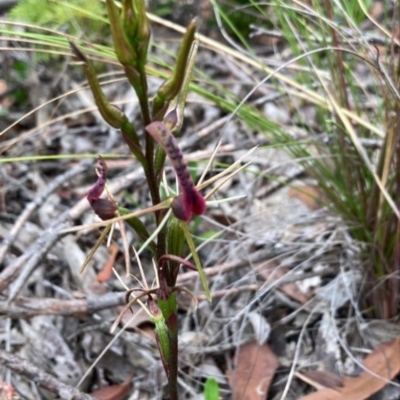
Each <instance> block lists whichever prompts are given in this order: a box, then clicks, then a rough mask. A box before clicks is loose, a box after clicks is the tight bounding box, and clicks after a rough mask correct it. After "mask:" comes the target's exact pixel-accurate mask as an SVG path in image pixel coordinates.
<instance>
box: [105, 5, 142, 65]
mask: <svg viewBox="0 0 400 400" xmlns="http://www.w3.org/2000/svg"><path fill="white" fill-rule="evenodd" d="M106 6H107V12H108V19H109V20H110V26H111V34H112V37H113V41H114V49H115V54H116V55H117V58H118V60H119V62H120V63H121V64H122V65H124V66H125V65H129V66H134V65H136V60H137V54H136V52H135V50H134V48H133V47H132V45H131V44H130V43H129V40H128V37H127V35H126V32H125V30H124V29H123V26H122V23H121V18H120V13H119V10H118V8H117V6H116V5H115V3H114V0H106Z"/></svg>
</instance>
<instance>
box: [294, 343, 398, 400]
mask: <svg viewBox="0 0 400 400" xmlns="http://www.w3.org/2000/svg"><path fill="white" fill-rule="evenodd" d="M399 355H400V337H398V338H397V339H395V340H392V341H391V342H388V343H385V344H383V345H381V346H379V347H377V348H376V349H375V350H374V351H373V352H372V353H371V354H369V355H368V356H367V357H366V359H365V360H364V367H365V368H366V370H369V371H372V372H373V373H374V374H376V375H379V376H381V377H382V378H383V379H380V378H377V377H375V376H373V375H371V374H370V373H369V372H368V371H363V372H361V374H360V375H359V376H357V377H356V378H352V377H346V378H344V379H343V388H341V389H336V390H333V389H323V390H320V391H319V392H315V393H312V394H310V395H308V396H303V397H301V398H300V399H299V400H365V399H367V398H369V397H370V396H371V395H372V394H374V393H376V392H377V391H378V390H380V389H382V388H383V387H384V386H386V385H387V380H390V379H393V378H394V377H395V376H396V375H397V374H398V373H399V371H400V356H399Z"/></svg>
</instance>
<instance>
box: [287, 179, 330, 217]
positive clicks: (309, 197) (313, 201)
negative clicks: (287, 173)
mask: <svg viewBox="0 0 400 400" xmlns="http://www.w3.org/2000/svg"><path fill="white" fill-rule="evenodd" d="M288 194H289V196H290V197H294V198H296V199H299V200H300V201H301V202H303V203H304V204H305V205H306V206H307V207H308V208H309V209H310V210H312V211H315V210H319V209H320V208H321V207H323V206H324V201H325V202H326V198H325V196H324V195H323V193H322V190H321V189H320V188H319V187H318V186H316V185H302V186H293V187H291V188H290V189H289V193H288Z"/></svg>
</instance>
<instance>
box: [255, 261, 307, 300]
mask: <svg viewBox="0 0 400 400" xmlns="http://www.w3.org/2000/svg"><path fill="white" fill-rule="evenodd" d="M256 271H257V273H258V275H260V276H262V277H263V278H264V279H265V284H266V283H270V282H274V281H277V280H278V279H281V278H282V277H283V276H285V275H286V274H288V273H290V272H291V271H290V269H288V268H284V267H282V266H280V264H279V263H278V262H277V261H267V262H263V263H262V264H259V265H257V268H256ZM278 289H279V290H280V291H281V292H283V293H285V294H286V295H287V296H289V297H290V298H292V299H293V300H296V301H298V302H299V303H300V304H305V303H307V301H308V300H309V299H310V298H311V294H310V293H307V294H306V293H303V292H302V291H301V290H300V288H299V287H298V286H297V284H296V282H293V283H286V284H284V285H281V286H279V287H278Z"/></svg>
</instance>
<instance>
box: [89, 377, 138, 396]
mask: <svg viewBox="0 0 400 400" xmlns="http://www.w3.org/2000/svg"><path fill="white" fill-rule="evenodd" d="M133 376H134V374H133V373H132V374H131V375H130V376H129V378H128V379H127V380H126V381H125V382H124V383H121V384H119V385H110V386H106V387H103V388H101V389H98V390H95V391H94V392H92V393H91V395H92V396H93V397H95V398H97V399H99V400H123V399H125V398H127V397H128V395H129V393H130V391H131V389H132V378H133Z"/></svg>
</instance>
